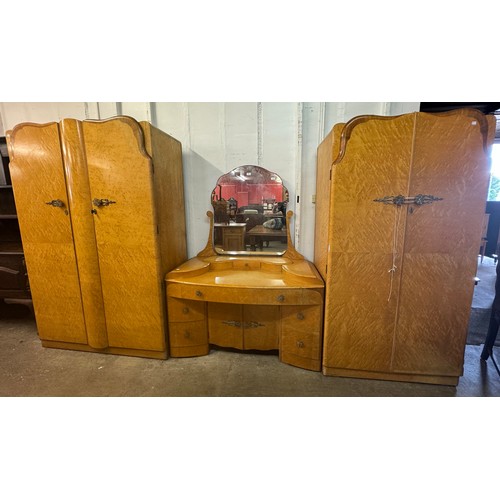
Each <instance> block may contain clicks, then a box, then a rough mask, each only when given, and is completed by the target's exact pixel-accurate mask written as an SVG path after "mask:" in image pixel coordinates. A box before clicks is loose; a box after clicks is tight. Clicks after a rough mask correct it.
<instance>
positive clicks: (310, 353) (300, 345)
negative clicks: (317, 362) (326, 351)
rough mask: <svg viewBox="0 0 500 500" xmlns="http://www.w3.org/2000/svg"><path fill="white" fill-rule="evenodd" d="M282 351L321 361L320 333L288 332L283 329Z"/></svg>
mask: <svg viewBox="0 0 500 500" xmlns="http://www.w3.org/2000/svg"><path fill="white" fill-rule="evenodd" d="M281 349H282V350H283V351H286V352H289V353H291V354H295V355H296V356H300V357H302V358H311V359H320V356H321V339H320V332H319V331H318V332H308V331H305V330H303V331H297V330H286V329H285V328H283V330H282V335H281Z"/></svg>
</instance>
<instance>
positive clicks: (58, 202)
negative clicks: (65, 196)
mask: <svg viewBox="0 0 500 500" xmlns="http://www.w3.org/2000/svg"><path fill="white" fill-rule="evenodd" d="M45 204H46V205H52V206H53V207H64V202H63V201H62V200H51V201H46V202H45Z"/></svg>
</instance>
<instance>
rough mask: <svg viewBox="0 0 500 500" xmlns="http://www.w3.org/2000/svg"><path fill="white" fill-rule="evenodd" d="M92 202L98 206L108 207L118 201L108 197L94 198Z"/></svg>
mask: <svg viewBox="0 0 500 500" xmlns="http://www.w3.org/2000/svg"><path fill="white" fill-rule="evenodd" d="M92 203H93V204H94V205H95V206H96V207H107V206H108V205H111V204H112V203H116V201H113V200H108V199H107V198H94V199H93V200H92Z"/></svg>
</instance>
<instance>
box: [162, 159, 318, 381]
mask: <svg viewBox="0 0 500 500" xmlns="http://www.w3.org/2000/svg"><path fill="white" fill-rule="evenodd" d="M247 174H250V175H247ZM236 177H240V179H239V180H236V179H235V178H236ZM249 177H252V178H253V179H252V181H248V180H247V178H249ZM255 181H257V182H255ZM245 193H246V194H245ZM254 202H255V203H254ZM287 202H288V191H287V190H286V188H285V187H284V186H283V183H282V181H281V179H280V178H279V176H277V175H276V174H273V173H272V172H268V171H267V170H265V169H263V168H261V167H257V166H251V165H245V166H243V167H239V168H236V169H234V170H232V171H230V172H229V173H228V174H226V175H223V176H222V177H220V178H219V180H218V182H217V186H216V188H215V189H213V191H212V206H213V208H214V211H213V212H211V211H209V212H207V216H208V217H209V220H210V230H209V235H208V241H207V245H206V246H205V248H204V249H203V250H201V251H200V252H199V253H198V255H197V256H196V257H194V258H192V259H190V260H188V261H187V262H185V263H184V264H182V265H180V266H179V267H177V268H175V269H174V270H172V271H171V272H169V273H168V274H167V275H166V277H165V281H166V296H167V306H168V329H169V339H168V340H169V355H170V356H172V357H190V356H203V355H206V354H209V352H210V349H211V348H217V347H224V348H230V349H235V350H239V351H247V350H252V351H255V350H257V351H270V352H272V351H274V352H276V353H277V354H278V355H279V359H280V360H281V361H282V362H284V363H288V364H290V365H294V366H297V367H300V368H305V369H309V370H315V371H319V370H320V369H321V355H322V337H323V334H322V330H323V302H324V283H323V280H322V279H321V277H320V275H319V273H318V271H317V270H316V268H315V267H314V265H313V264H312V263H311V262H309V261H307V260H306V259H304V257H303V256H302V255H301V254H300V253H299V252H297V250H296V249H295V248H294V246H293V240H292V238H291V237H290V221H291V218H292V216H293V212H291V211H286V205H287ZM251 216H259V217H254V218H256V219H258V222H259V223H256V224H254V222H255V221H253V220H251V219H252V217H251ZM268 221H273V222H269V223H268ZM255 228H257V229H256V231H254V232H253V233H252V230H253V229H255ZM266 229H269V231H271V232H267V233H266V231H265V230H266ZM233 230H234V232H232V231H233ZM226 231H227V232H226Z"/></svg>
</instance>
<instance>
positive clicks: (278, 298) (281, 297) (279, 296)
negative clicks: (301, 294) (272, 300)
mask: <svg viewBox="0 0 500 500" xmlns="http://www.w3.org/2000/svg"><path fill="white" fill-rule="evenodd" d="M276 300H277V301H278V302H285V296H284V295H278V296H277V297H276Z"/></svg>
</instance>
